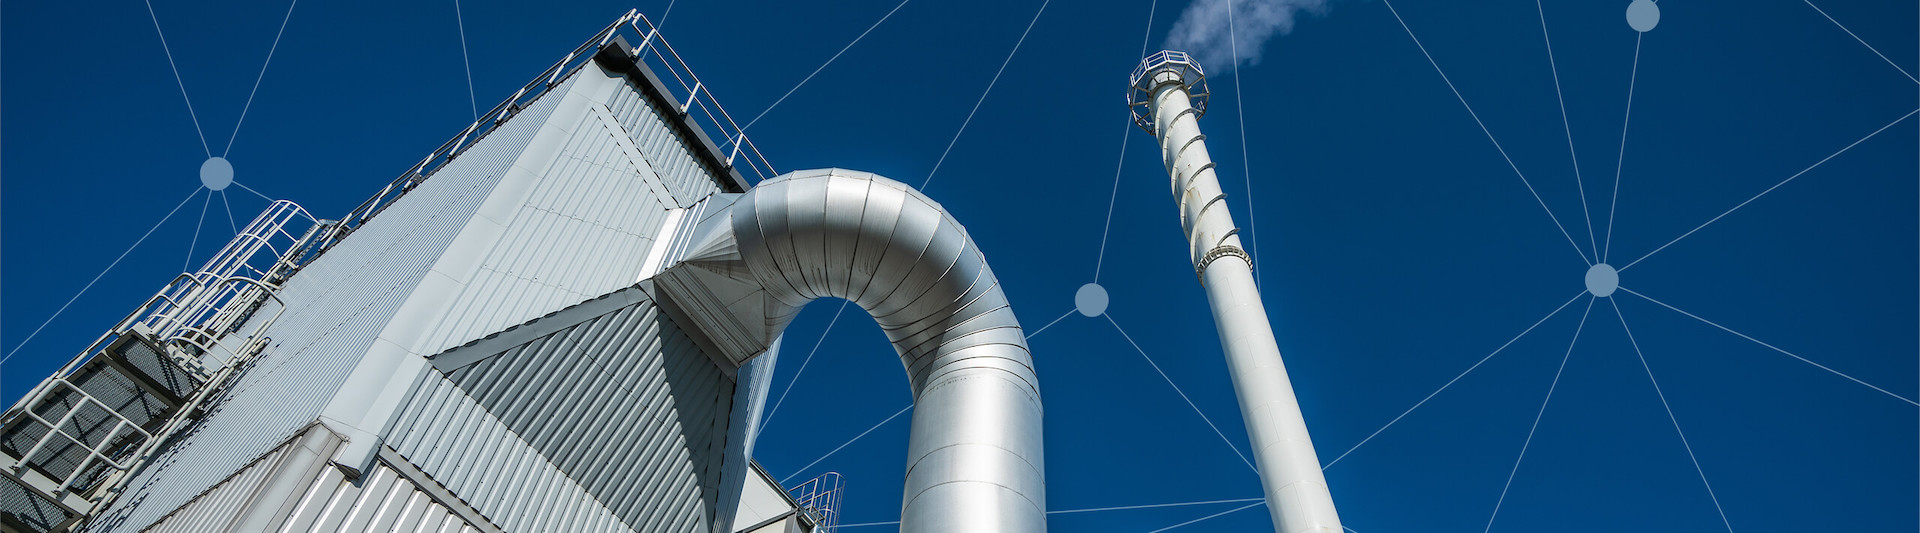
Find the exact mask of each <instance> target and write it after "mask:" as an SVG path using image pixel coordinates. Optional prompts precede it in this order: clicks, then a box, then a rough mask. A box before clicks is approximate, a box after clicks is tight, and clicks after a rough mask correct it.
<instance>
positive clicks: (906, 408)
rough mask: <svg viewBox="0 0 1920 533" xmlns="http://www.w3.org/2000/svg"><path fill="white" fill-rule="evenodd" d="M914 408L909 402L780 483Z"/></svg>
mask: <svg viewBox="0 0 1920 533" xmlns="http://www.w3.org/2000/svg"><path fill="white" fill-rule="evenodd" d="M912 409H913V404H907V406H906V407H902V408H900V411H899V412H897V413H894V414H893V416H889V417H887V419H886V420H881V421H880V423H878V424H874V425H873V427H870V428H867V430H866V431H862V432H860V434H859V435H854V436H853V438H851V439H847V441H846V442H843V443H840V445H839V446H837V447H834V449H833V451H830V452H827V454H826V455H822V456H820V458H819V459H814V460H813V462H811V463H807V466H803V467H800V469H799V470H795V471H793V473H792V474H788V475H787V477H785V478H781V479H780V484H781V485H785V484H787V480H789V479H793V477H794V476H798V475H800V474H803V473H806V471H807V469H808V468H813V465H817V464H820V462H821V461H825V460H827V458H828V457H833V454H835V453H839V452H840V450H841V449H842V448H846V447H847V445H849V444H853V442H854V441H857V440H860V438H861V437H865V436H867V434H868V433H873V430H876V429H880V426H884V425H887V423H888V422H892V421H893V419H895V418H900V415H903V414H907V411H910V410H912Z"/></svg>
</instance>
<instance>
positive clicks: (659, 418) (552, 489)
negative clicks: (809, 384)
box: [388, 289, 734, 532]
mask: <svg viewBox="0 0 1920 533" xmlns="http://www.w3.org/2000/svg"><path fill="white" fill-rule="evenodd" d="M619 298H627V300H620V299H619ZM608 301H612V302H617V303H625V305H621V306H618V307H614V306H613V305H609V304H607V303H606V302H608ZM629 301H630V302H631V303H626V302H629ZM581 309H591V310H592V311H591V313H592V314H593V316H580V314H581V313H577V312H575V311H576V310H581ZM528 331H533V332H534V333H531V334H529V333H527V332H528ZM516 333H518V334H520V335H538V336H537V337H533V338H531V339H525V340H520V341H516V342H517V343H516V344H513V345H501V344H499V343H492V342H489V341H492V340H494V339H487V340H483V341H480V342H476V343H473V344H470V345H467V346H463V347H460V348H457V349H455V350H452V351H449V352H446V353H443V354H441V355H439V356H436V357H435V364H436V367H439V369H440V370H445V371H447V372H445V373H444V374H443V373H442V372H440V371H434V372H430V373H429V374H430V375H429V376H428V377H427V378H426V381H425V383H423V385H422V386H421V387H420V388H418V389H417V392H416V393H415V395H414V397H413V398H412V399H411V400H410V401H409V402H408V404H407V405H406V406H405V407H404V408H403V411H402V414H401V418H400V420H399V422H398V423H397V424H396V427H395V428H394V430H393V431H392V432H391V434H390V436H389V439H388V443H389V444H390V445H392V446H393V447H394V448H395V449H396V450H398V451H399V453H400V455H402V456H405V457H406V458H407V459H408V460H409V461H411V462H413V463H414V464H416V465H419V467H420V469H421V470H423V471H425V472H427V473H428V474H429V475H432V476H433V477H434V479H437V480H440V481H441V482H442V483H444V484H446V485H447V487H449V488H450V489H451V490H453V491H454V492H455V493H458V494H461V495H463V497H465V499H466V501H467V502H469V503H470V504H471V505H473V506H474V508H476V509H478V510H479V511H480V512H481V513H483V514H484V515H486V516H487V517H489V518H490V519H492V520H493V521H494V522H495V523H498V524H500V526H501V527H502V528H504V529H506V530H508V531H577V530H595V531H604V530H626V529H630V530H634V531H662V532H682V531H708V530H711V528H712V526H711V524H712V521H713V518H714V516H713V515H714V512H715V509H716V508H717V505H716V504H717V501H718V498H719V497H720V485H721V470H722V468H721V467H722V459H723V457H724V455H723V453H722V452H723V450H724V448H725V444H726V443H725V437H726V429H727V421H728V413H729V411H730V409H731V407H732V398H733V389H734V384H733V381H732V380H731V379H730V378H728V377H727V376H726V375H725V374H724V373H722V372H721V370H720V368H719V367H718V366H717V365H715V364H714V362H713V361H712V360H711V359H709V358H708V357H707V356H706V355H705V354H703V353H701V352H700V351H699V349H698V348H697V347H695V345H694V343H693V341H692V340H690V339H689V338H687V336H686V335H685V334H684V333H682V332H681V331H680V330H679V329H678V327H677V326H675V325H674V324H673V323H672V322H671V321H670V320H669V319H668V318H666V317H665V316H663V315H662V314H660V312H659V310H658V308H657V307H656V306H655V305H654V303H653V302H652V301H651V300H649V299H647V298H646V297H645V295H644V293H641V292H640V291H639V290H638V289H628V290H625V291H621V292H619V293H616V294H610V295H607V296H606V297H603V298H602V299H599V300H596V301H593V302H588V303H586V304H582V305H581V306H579V307H576V308H575V309H570V310H567V311H562V312H560V313H556V314H554V315H552V316H548V317H545V318H542V319H540V320H536V321H533V322H530V323H527V324H524V325H521V326H518V327H516V328H514V330H511V331H509V332H504V333H503V334H502V336H501V337H500V338H505V337H506V336H507V335H513V334H516ZM453 365H459V366H458V367H457V368H453Z"/></svg>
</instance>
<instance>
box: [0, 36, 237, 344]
mask: <svg viewBox="0 0 1920 533" xmlns="http://www.w3.org/2000/svg"><path fill="white" fill-rule="evenodd" d="M145 1H146V3H147V16H148V17H152V18H153V33H155V34H158V35H159V36H160V51H162V52H166V54H167V67H168V68H172V69H173V82H174V83H177V84H179V85H180V99H181V100H186V101H187V116H188V117H192V118H193V132H194V133H197V134H199V135H200V149H202V150H206V151H207V157H213V148H212V147H210V146H208V145H207V132H204V131H200V115H199V114H197V113H194V112H193V99H192V98H188V97H187V82H185V81H182V80H181V79H180V67H179V66H178V65H175V64H173V50H172V49H170V48H168V47H167V34H166V33H165V32H162V31H160V16H159V15H155V14H153V0H145ZM195 192H198V191H197V190H196V191H195ZM21 344H26V343H25V342H22V343H21ZM9 356H11V354H9Z"/></svg>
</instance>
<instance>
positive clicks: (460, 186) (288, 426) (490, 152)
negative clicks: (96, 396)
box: [100, 81, 571, 529]
mask: <svg viewBox="0 0 1920 533" xmlns="http://www.w3.org/2000/svg"><path fill="white" fill-rule="evenodd" d="M568 83H571V82H570V81H569V82H568ZM556 93H564V91H556ZM557 101H558V99H557V98H542V99H540V100H536V101H535V102H534V103H533V104H532V105H530V106H528V107H527V109H525V110H523V111H521V112H520V114H519V116H517V117H516V118H515V119H513V120H510V121H508V123H506V124H503V125H501V126H500V127H499V128H498V129H495V130H494V131H493V132H492V133H491V134H489V135H488V136H487V137H485V138H483V139H481V140H479V141H478V142H477V143H476V144H475V145H474V146H473V147H472V148H470V149H468V150H467V151H466V152H465V153H464V154H463V155H462V156H460V157H459V158H458V159H456V160H454V161H452V162H449V163H447V164H446V165H445V166H443V167H441V168H440V169H439V170H438V171H437V172H436V173H435V174H434V175H433V176H432V178H431V179H428V180H426V181H424V182H422V183H421V184H420V185H419V186H418V187H417V188H416V189H414V190H413V191H412V192H410V193H408V194H407V195H406V196H403V197H401V198H400V199H399V200H397V201H396V202H395V203H393V204H392V205H391V206H390V207H389V208H387V209H386V211H384V212H383V213H382V214H381V215H380V216H378V217H375V218H374V219H372V220H371V221H369V222H368V223H367V224H366V225H365V226H363V227H361V228H360V229H359V230H358V231H355V232H354V233H353V234H352V235H351V236H349V237H347V238H346V239H345V240H344V241H342V242H341V243H339V244H338V245H336V246H335V247H334V248H333V249H332V250H331V251H329V252H328V253H327V254H325V255H323V256H321V257H319V258H318V259H316V260H315V261H314V262H313V263H311V264H309V265H307V266H306V267H305V268H304V269H303V270H302V271H301V272H300V273H298V274H297V275H295V276H293V278H292V279H290V280H288V282H287V284H286V287H285V289H284V290H283V291H282V294H281V299H282V300H284V301H286V302H287V305H288V308H287V310H286V312H285V314H284V315H283V316H281V318H280V319H279V320H278V321H277V322H276V323H275V324H274V325H273V327H272V328H271V330H270V331H268V332H267V336H269V337H271V338H272V339H274V341H275V344H274V346H273V348H271V352H269V353H266V354H264V355H263V356H262V357H260V358H259V359H258V360H256V362H255V363H254V364H253V367H252V368H251V369H250V370H248V371H247V372H246V373H245V374H244V375H242V376H241V377H240V378H239V379H238V380H237V382H236V383H235V384H234V385H233V388H232V389H231V390H230V391H229V392H228V393H227V394H226V395H225V396H224V397H223V398H222V399H221V400H219V401H218V403H217V404H215V405H214V406H212V408H211V414H210V416H208V417H207V419H206V420H205V421H203V422H201V424H200V426H199V427H197V428H196V429H195V430H194V431H193V432H191V433H190V434H188V435H186V436H185V438H183V439H182V440H181V442H180V444H178V445H176V446H174V447H172V448H171V449H170V450H168V451H167V452H166V453H165V454H163V455H162V456H161V457H159V458H158V459H157V460H156V462H155V466H154V467H152V468H149V469H147V470H146V471H145V472H143V473H142V474H141V476H139V477H138V478H136V479H134V480H133V481H132V482H131V483H130V484H129V485H128V490H129V493H128V494H127V495H126V496H123V497H121V498H120V499H118V500H117V501H116V502H115V505H114V508H113V509H109V510H107V511H106V512H105V513H103V516H102V519H101V520H100V521H101V522H102V523H115V524H122V525H123V526H126V527H128V528H130V529H138V528H139V527H142V526H144V525H146V524H150V523H152V522H153V521H155V520H156V519H158V518H159V517H160V516H161V515H163V514H166V513H168V512H171V511H173V510H174V509H176V508H178V507H180V506H181V505H182V504H184V503H186V502H187V500H188V499H190V498H192V497H193V496H195V495H197V494H199V493H201V492H202V491H204V490H205V489H206V488H208V487H211V486H213V485H214V484H216V483H218V482H219V481H220V480H222V479H224V478H226V477H227V476H229V475H231V474H233V473H234V472H236V471H238V470H240V469H241V468H242V467H243V466H244V465H246V464H247V462H248V461H249V460H251V459H253V458H257V457H259V456H261V455H262V454H264V453H265V452H267V451H268V450H270V449H272V448H273V447H274V446H275V445H277V444H279V443H280V442H282V441H284V440H285V439H287V438H288V437H289V436H291V435H292V434H293V433H295V432H296V431H298V430H300V429H301V428H302V427H304V426H305V425H306V424H307V423H309V422H311V421H312V420H314V417H315V416H316V415H317V413H318V412H319V410H320V409H321V408H322V407H323V406H324V405H325V403H326V402H327V400H328V399H329V398H330V397H331V396H332V395H333V393H334V391H335V390H336V389H337V388H338V387H339V384H340V382H341V380H342V379H344V378H345V376H346V375H347V374H348V372H349V371H350V370H351V369H352V368H353V366H354V365H355V363H356V362H358V361H359V359H360V358H361V356H362V355H364V354H366V353H367V349H368V347H369V346H371V343H372V342H373V338H374V336H375V335H377V334H378V333H379V332H380V331H381V329H382V328H383V327H384V326H385V325H386V324H387V323H388V322H389V321H391V320H392V319H393V313H394V310H395V308H396V306H397V305H398V304H399V302H400V301H401V300H403V299H404V298H403V297H404V296H405V295H406V294H407V293H409V292H410V291H412V290H413V288H414V286H415V285H417V284H418V283H419V281H420V279H421V277H422V276H423V275H424V274H425V273H426V271H427V269H428V268H430V266H431V265H432V264H433V262H434V261H435V260H436V259H437V258H438V257H439V255H440V253H441V252H442V251H443V250H445V248H446V246H447V244H448V243H449V242H450V241H451V240H452V238H453V236H454V234H455V233H456V232H457V231H458V230H459V229H460V228H461V227H462V226H463V225H464V224H465V223H466V221H467V220H468V219H469V218H470V217H471V216H472V214H473V213H474V211H475V209H476V208H477V207H478V205H479V203H480V202H481V201H482V200H484V199H485V198H486V196H487V194H488V192H489V191H490V190H491V189H492V187H493V185H494V183H495V182H496V181H497V180H498V178H499V177H500V175H501V174H503V173H504V172H505V169H506V166H507V165H508V164H510V163H511V161H512V160H513V158H514V156H515V155H516V154H518V153H519V151H520V150H521V148H522V147H524V145H525V144H526V142H527V140H528V139H529V138H530V137H531V135H532V134H533V132H534V131H535V130H536V129H537V127H538V126H539V125H540V123H541V122H543V121H544V120H545V118H546V115H547V114H548V113H550V112H551V111H552V110H553V107H554V104H555V103H556V102H557Z"/></svg>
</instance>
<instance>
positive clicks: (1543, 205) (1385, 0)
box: [1380, 0, 1593, 266]
mask: <svg viewBox="0 0 1920 533" xmlns="http://www.w3.org/2000/svg"><path fill="white" fill-rule="evenodd" d="M1380 3H1382V4H1386V6H1387V11H1389V12H1391V13H1393V19H1394V20H1396V21H1399V22H1400V28H1401V29H1404V30H1407V37H1409V38H1412V39H1413V45H1414V46H1417V47H1420V55H1424V56H1427V62H1428V63H1431V64H1433V71H1434V72H1438V73H1440V81H1444V82H1447V89H1448V90H1451V91H1453V97H1454V98H1458V99H1459V100H1460V105H1461V106H1462V107H1465V108H1467V114H1468V115H1470V116H1472V117H1473V123H1474V124H1478V125H1479V126H1480V132H1481V133H1485V134H1487V140H1488V141H1490V142H1492V143H1493V149H1495V150H1499V151H1500V157H1501V158H1502V159H1506V160H1507V167H1509V168H1512V169H1513V174H1514V175H1515V176H1519V177H1520V183H1522V184H1524V185H1526V186H1527V192H1529V193H1533V200H1534V201H1536V202H1540V209H1542V210H1545V211H1546V212H1547V218H1550V219H1553V225H1554V227H1557V228H1560V234H1561V235H1563V236H1566V238H1567V244H1571V245H1573V251H1574V252H1575V253H1578V254H1580V261H1582V262H1585V263H1586V264H1587V266H1593V261H1590V260H1588V259H1587V251H1586V250H1582V249H1580V243H1577V242H1574V240H1573V234H1572V233H1568V232H1567V227H1566V226H1565V225H1562V224H1561V223H1560V217H1557V216H1554V214H1553V210H1552V209H1549V208H1547V201H1546V200H1543V199H1541V198H1540V192H1539V191H1536V190H1534V189H1533V182H1530V181H1527V175H1526V174H1522V173H1521V172H1520V166H1519V165H1515V164H1513V158H1512V157H1509V156H1508V155H1507V149H1506V148H1502V147H1501V146H1500V141H1499V140H1496V139H1494V138H1493V131H1492V130H1489V129H1487V124H1486V123H1485V122H1481V121H1480V114H1479V113H1475V112H1474V111H1473V106H1471V105H1467V97H1465V96H1461V95H1460V89H1459V88H1456V87H1454V86H1453V80H1452V79H1451V78H1448V77H1447V73H1446V71H1443V70H1440V63H1439V62H1438V61H1434V59H1433V54H1430V53H1427V47H1426V45H1423V44H1420V38H1419V37H1415V36H1414V35H1413V28H1411V27H1408V26H1407V21H1406V20H1403V19H1401V18H1400V12H1399V11H1398V10H1395V9H1394V8H1393V2H1391V1H1389V0H1381V2H1380Z"/></svg>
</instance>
